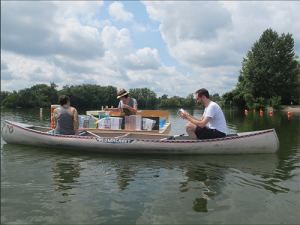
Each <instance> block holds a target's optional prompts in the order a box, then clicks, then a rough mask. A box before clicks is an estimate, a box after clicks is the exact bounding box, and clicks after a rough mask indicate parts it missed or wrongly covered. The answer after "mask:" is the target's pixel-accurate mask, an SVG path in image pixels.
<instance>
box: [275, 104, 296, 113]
mask: <svg viewBox="0 0 300 225" xmlns="http://www.w3.org/2000/svg"><path fill="white" fill-rule="evenodd" d="M282 107H283V109H279V110H278V111H285V112H300V106H299V105H295V106H282Z"/></svg>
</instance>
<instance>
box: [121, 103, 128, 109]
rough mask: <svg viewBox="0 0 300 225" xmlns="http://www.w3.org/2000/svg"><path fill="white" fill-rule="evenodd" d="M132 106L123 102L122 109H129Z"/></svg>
mask: <svg viewBox="0 0 300 225" xmlns="http://www.w3.org/2000/svg"><path fill="white" fill-rule="evenodd" d="M129 107H130V106H129V105H126V104H122V109H128V108H129Z"/></svg>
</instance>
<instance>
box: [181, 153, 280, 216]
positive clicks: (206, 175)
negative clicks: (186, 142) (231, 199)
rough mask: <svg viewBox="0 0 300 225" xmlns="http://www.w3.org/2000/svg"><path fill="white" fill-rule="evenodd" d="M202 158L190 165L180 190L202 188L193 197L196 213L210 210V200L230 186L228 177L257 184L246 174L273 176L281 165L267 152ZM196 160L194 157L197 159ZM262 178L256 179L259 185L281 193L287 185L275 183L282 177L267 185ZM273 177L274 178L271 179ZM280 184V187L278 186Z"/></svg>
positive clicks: (273, 155)
mask: <svg viewBox="0 0 300 225" xmlns="http://www.w3.org/2000/svg"><path fill="white" fill-rule="evenodd" d="M197 158H198V161H197V162H195V164H194V165H193V166H190V167H189V168H187V170H188V171H186V173H185V175H186V177H187V179H186V181H185V182H182V183H181V186H180V192H189V191H193V190H196V189H198V190H200V191H201V195H200V196H196V198H195V199H194V200H193V206H192V209H193V210H194V211H196V212H207V211H208V210H209V209H208V208H207V204H208V201H210V200H213V199H215V198H216V197H217V196H218V195H220V194H221V193H222V188H223V187H224V186H226V176H228V175H230V176H235V177H236V178H237V179H239V180H240V182H241V183H246V184H248V185H253V180H252V179H250V178H251V177H250V178H249V177H248V178H245V176H244V174H245V173H246V174H247V173H248V174H252V175H255V177H256V180H259V179H260V178H263V177H264V179H266V178H272V177H273V176H274V175H275V171H276V168H277V166H278V159H277V156H276V155H275V154H266V155H232V156H228V155H213V156H201V157H197ZM194 160H196V159H193V161H194ZM264 179H261V181H260V182H259V181H258V182H256V184H255V186H256V187H258V188H261V187H263V188H265V189H267V190H271V191H272V192H274V191H277V192H281V191H283V190H284V188H280V187H278V186H277V185H275V183H276V182H278V180H274V179H270V180H269V181H267V182H269V184H268V185H266V183H265V182H263V180H264ZM271 180H273V181H271ZM276 186H277V187H276Z"/></svg>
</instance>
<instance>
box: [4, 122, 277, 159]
mask: <svg viewBox="0 0 300 225" xmlns="http://www.w3.org/2000/svg"><path fill="white" fill-rule="evenodd" d="M49 130H51V128H47V127H39V126H34V125H27V124H21V123H16V122H11V121H5V122H4V124H3V127H2V137H3V140H4V141H6V142H7V143H9V144H22V145H33V146H41V147H50V148H63V149H71V150H82V151H96V152H104V153H105V152H106V153H133V154H257V153H262V154H269V153H276V152H277V151H278V149H279V140H278V137H277V134H276V132H275V129H269V130H261V131H253V132H245V133H236V134H229V135H227V136H226V137H224V138H216V139H204V140H190V139H189V137H188V136H172V135H162V134H140V133H126V132H123V133H121V132H116V133H114V132H95V133H91V132H87V133H85V134H83V135H79V136H76V135H61V134H49V133H48V131H49Z"/></svg>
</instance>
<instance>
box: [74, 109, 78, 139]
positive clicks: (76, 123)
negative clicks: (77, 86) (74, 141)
mask: <svg viewBox="0 0 300 225" xmlns="http://www.w3.org/2000/svg"><path fill="white" fill-rule="evenodd" d="M73 109H74V111H73V121H74V130H75V135H79V133H78V128H79V116H78V112H77V110H76V109H75V108H73Z"/></svg>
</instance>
